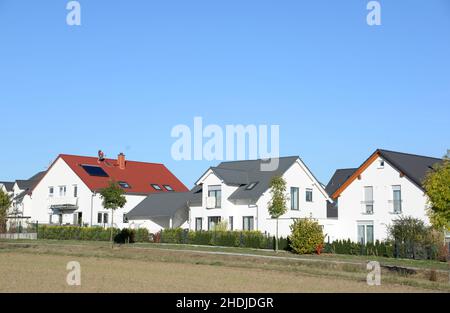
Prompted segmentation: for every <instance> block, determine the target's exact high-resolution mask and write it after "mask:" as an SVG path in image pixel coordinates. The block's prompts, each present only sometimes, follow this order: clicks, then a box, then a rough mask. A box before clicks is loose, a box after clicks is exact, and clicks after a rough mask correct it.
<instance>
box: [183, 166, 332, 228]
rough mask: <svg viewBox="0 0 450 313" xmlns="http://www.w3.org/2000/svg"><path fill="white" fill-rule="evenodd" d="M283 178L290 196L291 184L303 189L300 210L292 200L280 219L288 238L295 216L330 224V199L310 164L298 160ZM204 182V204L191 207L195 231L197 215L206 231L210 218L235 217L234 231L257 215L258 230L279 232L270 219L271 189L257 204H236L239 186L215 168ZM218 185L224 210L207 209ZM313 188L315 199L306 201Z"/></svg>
mask: <svg viewBox="0 0 450 313" xmlns="http://www.w3.org/2000/svg"><path fill="white" fill-rule="evenodd" d="M283 178H284V179H285V180H286V183H287V193H288V194H289V197H290V189H291V187H298V188H300V191H299V192H300V197H299V198H300V202H299V207H300V210H299V211H291V210H290V208H291V203H290V201H289V202H288V208H289V211H288V212H287V213H286V214H285V215H284V216H282V217H281V218H280V221H279V235H280V236H283V237H287V236H288V235H289V234H290V232H291V231H290V225H292V223H293V219H296V218H306V217H313V218H315V219H317V220H318V221H319V223H321V224H322V225H324V224H325V223H326V221H327V220H326V214H327V212H326V207H327V206H326V200H327V196H326V194H325V192H324V191H323V190H322V191H321V190H320V189H319V187H318V185H317V183H316V181H315V179H314V178H313V177H312V175H311V173H309V171H308V170H307V169H306V167H305V166H304V165H303V164H302V163H301V162H300V161H298V162H296V163H295V164H293V166H292V167H291V168H290V169H289V170H287V171H286V173H285V174H284V175H283ZM199 183H203V205H202V206H201V207H191V208H190V216H189V227H190V229H192V230H195V221H196V218H202V219H203V230H207V229H208V217H214V216H219V217H221V218H222V221H227V222H228V221H229V217H230V216H232V217H233V219H234V222H233V224H234V225H233V226H234V230H242V229H243V217H247V216H252V217H254V229H255V230H259V231H261V232H263V233H268V234H271V235H274V234H275V232H276V221H275V220H272V219H270V215H269V212H268V209H267V208H268V203H269V201H270V197H271V195H270V192H269V191H267V192H266V193H265V194H263V195H262V196H261V198H260V199H259V200H258V201H257V203H256V205H250V206H249V205H236V204H234V203H232V202H230V201H228V198H229V197H230V196H231V195H232V194H233V193H234V191H236V189H237V187H236V186H228V185H226V184H224V183H223V182H222V181H221V179H220V178H218V177H217V176H216V175H214V173H213V171H211V170H210V171H209V172H208V173H207V174H206V175H205V176H204V177H203V179H202V180H201V181H200V182H199ZM214 185H221V186H222V207H221V208H220V209H207V208H206V198H207V196H208V187H209V186H214ZM307 188H311V189H313V202H306V189H307Z"/></svg>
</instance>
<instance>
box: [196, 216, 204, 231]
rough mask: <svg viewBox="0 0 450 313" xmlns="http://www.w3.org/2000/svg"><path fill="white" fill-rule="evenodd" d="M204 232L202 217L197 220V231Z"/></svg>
mask: <svg viewBox="0 0 450 313" xmlns="http://www.w3.org/2000/svg"><path fill="white" fill-rule="evenodd" d="M202 230H203V219H202V218H201V217H197V218H196V219H195V231H202Z"/></svg>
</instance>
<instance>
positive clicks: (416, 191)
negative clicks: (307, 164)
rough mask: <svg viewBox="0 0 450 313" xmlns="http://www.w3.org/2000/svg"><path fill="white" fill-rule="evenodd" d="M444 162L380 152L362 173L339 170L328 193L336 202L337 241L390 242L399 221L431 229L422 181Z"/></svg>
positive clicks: (331, 208) (329, 184)
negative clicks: (415, 222) (390, 228)
mask: <svg viewBox="0 0 450 313" xmlns="http://www.w3.org/2000/svg"><path fill="white" fill-rule="evenodd" d="M439 162H442V159H438V158H432V157H426V156H419V155H412V154H406V153H400V152H393V151H386V150H377V151H375V152H374V153H373V154H372V155H371V156H370V157H369V158H368V159H367V160H366V161H365V162H364V163H363V164H362V165H361V166H360V167H359V168H353V169H340V170H337V171H336V173H335V174H334V175H333V177H332V178H331V180H330V182H329V183H328V185H327V187H326V190H327V192H328V193H329V194H330V196H331V197H332V198H333V199H334V201H335V202H334V204H335V205H334V206H331V207H329V210H330V211H332V212H333V215H334V216H335V226H334V228H333V231H332V237H333V238H334V239H351V240H352V241H355V242H363V243H367V242H374V241H375V240H380V241H382V240H385V239H387V236H388V234H387V227H388V226H389V225H391V224H392V222H393V221H394V220H395V219H397V218H398V217H399V216H412V217H414V218H418V219H421V220H423V221H424V222H425V223H427V224H429V219H428V217H427V212H426V211H427V208H428V206H427V196H426V194H425V191H424V189H423V187H422V182H423V179H424V178H425V176H426V174H427V173H428V172H429V171H430V170H431V168H432V166H433V165H434V164H436V163H439Z"/></svg>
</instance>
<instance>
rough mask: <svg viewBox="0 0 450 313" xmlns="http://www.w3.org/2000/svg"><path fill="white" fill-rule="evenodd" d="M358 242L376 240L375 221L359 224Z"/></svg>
mask: <svg viewBox="0 0 450 313" xmlns="http://www.w3.org/2000/svg"><path fill="white" fill-rule="evenodd" d="M358 242H359V243H360V244H362V245H366V244H369V243H374V242H375V240H374V227H373V223H360V224H358Z"/></svg>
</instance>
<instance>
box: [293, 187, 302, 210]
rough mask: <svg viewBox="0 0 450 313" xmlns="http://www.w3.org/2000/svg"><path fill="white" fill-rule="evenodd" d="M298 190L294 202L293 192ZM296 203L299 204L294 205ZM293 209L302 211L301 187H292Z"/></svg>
mask: <svg viewBox="0 0 450 313" xmlns="http://www.w3.org/2000/svg"><path fill="white" fill-rule="evenodd" d="M294 191H296V192H297V195H296V197H295V198H296V199H295V202H294V199H293V198H294V194H293V192H294ZM294 204H297V207H295V206H294ZM291 211H300V188H299V187H291Z"/></svg>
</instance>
